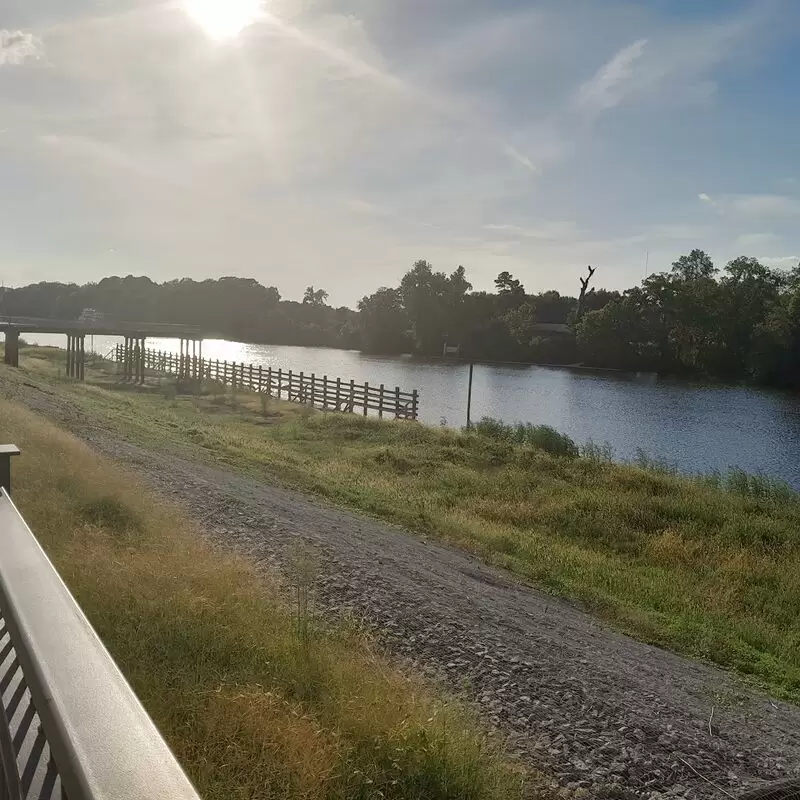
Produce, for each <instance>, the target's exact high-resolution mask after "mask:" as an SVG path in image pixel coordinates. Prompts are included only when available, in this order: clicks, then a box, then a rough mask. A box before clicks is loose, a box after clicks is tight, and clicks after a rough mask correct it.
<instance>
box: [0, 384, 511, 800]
mask: <svg viewBox="0 0 800 800" xmlns="http://www.w3.org/2000/svg"><path fill="white" fill-rule="evenodd" d="M156 400H157V402H160V403H163V401H162V400H160V398H156ZM6 440H8V441H13V442H15V443H16V444H18V445H19V446H20V447H21V448H22V456H21V457H20V458H18V459H17V461H16V463H15V465H14V467H15V500H16V502H17V503H18V505H19V507H20V509H21V511H22V512H23V514H24V515H25V517H26V519H27V521H28V522H29V524H30V526H31V527H32V529H33V531H34V532H35V533H36V535H37V536H38V537H39V539H40V541H41V542H42V543H43V545H44V547H45V548H46V550H47V551H48V553H49V555H50V556H51V558H52V559H53V560H54V563H55V564H56V566H57V568H58V569H59V571H60V572H61V574H62V576H63V577H64V579H65V580H66V582H67V584H68V585H69V587H70V589H71V590H72V591H73V593H74V594H75V595H76V598H77V600H78V602H79V603H80V604H81V606H82V607H83V608H84V610H85V611H86V613H87V614H88V616H89V618H90V619H91V621H92V623H93V625H94V626H95V627H96V628H97V630H98V633H99V634H100V636H101V638H102V639H103V641H104V642H105V644H106V645H107V646H108V648H109V650H110V651H111V653H112V655H113V656H114V658H115V659H116V660H117V661H118V663H119V664H120V666H121V667H122V669H123V671H124V672H125V674H126V675H127V677H128V679H129V680H130V681H131V682H132V685H133V687H134V689H135V690H136V692H137V693H138V694H139V696H140V697H141V699H142V701H143V702H144V704H145V706H146V707H147V708H148V710H149V711H150V713H151V714H152V715H153V717H154V718H155V720H156V722H157V724H158V725H159V727H160V729H161V730H162V731H163V732H164V734H165V736H166V737H167V739H168V741H169V742H170V744H171V746H172V747H173V749H174V750H175V752H176V754H177V756H178V758H179V759H180V760H181V762H182V763H183V765H184V766H185V768H186V769H187V770H188V772H189V773H190V775H191V777H192V778H193V780H194V781H195V782H196V785H197V786H198V789H199V791H200V793H201V794H202V795H203V796H204V797H205V798H207V800H217V799H218V800H231V799H233V800H236V798H240V799H241V800H245V799H247V800H250V799H251V798H275V799H281V800H282V799H286V800H290V799H291V800H299V799H300V798H303V799H304V800H311V799H312V798H314V799H316V798H320V799H321V798H326V799H330V800H337V799H338V798H341V800H345V798H347V800H352V799H353V798H360V799H361V800H373V799H374V800H378V798H390V799H391V798H395V799H396V800H412V799H413V800H423V798H425V799H427V798H433V799H434V800H436V799H437V798H439V799H440V800H445V798H447V799H448V800H449V799H452V800H456V799H457V800H500V798H503V800H505V798H513V797H519V796H521V785H522V776H521V774H520V773H518V772H515V771H512V770H511V769H509V768H507V767H506V766H504V765H503V763H502V762H501V761H500V759H499V757H498V755H497V753H496V751H495V749H494V748H493V747H492V746H490V745H489V744H488V740H487V739H486V738H485V737H484V736H483V735H482V734H481V733H480V732H479V728H478V726H477V724H476V722H475V720H474V719H472V718H471V717H470V716H469V714H467V713H466V712H465V711H464V710H463V709H461V708H459V707H458V706H457V705H455V704H454V703H452V702H450V701H445V700H442V699H439V698H437V697H436V696H435V695H434V694H433V693H432V692H431V691H430V690H429V689H427V688H426V687H425V686H424V685H423V684H422V683H421V682H420V681H419V680H417V679H416V678H414V677H409V676H408V675H405V674H403V673H401V672H399V671H397V670H396V669H393V668H391V667H390V666H389V665H388V664H387V663H385V662H384V661H383V660H382V659H381V658H380V657H378V656H377V655H375V654H374V653H373V652H372V651H371V650H370V648H369V646H368V644H367V643H366V642H365V641H362V640H361V639H358V638H356V637H355V636H353V635H349V634H345V633H343V632H333V633H332V634H326V633H323V632H321V631H320V630H319V629H318V628H317V627H316V626H314V625H313V620H311V615H310V608H309V584H310V582H312V581H313V577H314V565H313V554H302V553H301V554H298V558H297V566H296V574H295V575H293V576H292V577H291V583H292V586H293V587H294V591H295V592H296V598H297V605H296V607H295V608H294V609H290V608H288V607H287V606H285V605H284V601H283V600H282V599H281V595H280V594H279V592H277V591H276V589H275V588H274V586H273V585H270V584H267V583H265V582H264V581H263V579H262V578H261V577H259V576H258V575H256V574H255V572H254V570H253V568H251V566H250V565H249V564H248V563H246V562H245V561H243V560H240V559H238V558H235V557H232V556H230V555H223V554H221V553H219V552H217V551H214V550H212V549H211V548H210V547H209V546H207V545H206V544H204V543H203V541H202V539H201V538H200V537H199V535H198V534H197V533H196V532H195V531H194V530H193V528H192V525H191V524H190V523H189V522H188V521H187V519H186V518H185V517H184V516H183V515H182V514H181V513H179V512H178V511H177V510H176V509H175V508H172V507H170V506H169V505H167V504H165V503H164V502H163V501H161V500H158V499H156V498H154V497H152V496H150V495H149V494H148V492H147V490H146V489H144V488H143V487H142V486H140V485H138V484H137V482H136V481H135V480H134V479H132V477H131V476H130V475H127V474H124V473H122V472H120V471H119V470H118V469H116V468H115V467H114V466H113V465H111V464H109V463H108V462H107V461H105V460H103V459H101V458H99V457H97V456H96V455H94V454H93V453H92V452H90V451H89V450H88V449H87V448H86V447H85V446H83V445H82V444H80V443H79V442H78V441H76V440H75V439H74V438H72V437H71V436H70V435H68V434H66V433H63V432H61V431H60V430H58V429H56V428H54V427H53V426H52V425H50V424H48V423H47V422H45V421H44V420H43V419H42V418H40V417H38V416H35V415H34V414H32V413H30V412H28V411H25V410H23V409H21V408H20V407H18V406H16V405H14V404H12V403H9V402H7V401H4V400H0V441H6Z"/></svg>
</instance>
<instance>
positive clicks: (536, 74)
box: [0, 0, 800, 305]
mask: <svg viewBox="0 0 800 800" xmlns="http://www.w3.org/2000/svg"><path fill="white" fill-rule="evenodd" d="M798 40H800V3H799V2H797V0H756V2H743V1H740V0H736V1H734V0H730V1H728V0H705V2H695V1H694V0H649V2H645V1H644V0H640V2H627V1H623V0H602V2H601V1H600V0H528V1H527V2H524V1H523V0H391V1H390V0H348V1H347V2H346V1H345V0H263V2H259V0H169V1H168V2H163V1H156V0H2V1H1V2H0V283H3V284H5V285H7V286H8V285H23V284H26V283H30V282H35V281H40V280H60V281H74V282H78V283H83V282H85V281H96V280H100V279H101V278H102V277H104V276H106V275H113V274H118V275H126V274H129V273H132V274H136V275H142V274H144V275H148V276H150V277H151V278H153V279H154V280H158V281H162V280H168V279H173V278H178V277H192V278H196V279H203V278H208V277H218V276H222V275H238V276H243V277H255V278H256V279H258V280H259V281H261V282H262V283H264V284H266V285H275V286H277V287H278V288H279V289H280V291H281V293H282V295H283V296H284V297H285V298H287V299H299V298H300V297H301V296H302V293H303V290H304V289H305V287H306V286H308V285H314V286H317V287H323V288H325V289H327V290H328V292H329V293H330V298H331V302H332V303H333V304H335V305H339V304H347V305H353V304H354V303H356V302H357V301H358V299H359V298H360V297H362V296H363V295H365V294H369V293H371V292H373V291H375V290H376V289H377V288H378V287H380V286H386V285H389V286H392V285H397V283H398V281H399V278H400V276H401V275H402V274H403V272H405V271H406V270H407V269H408V268H409V267H410V266H411V264H412V263H413V262H414V261H415V260H417V259H420V258H425V259H428V260H429V261H431V262H432V263H433V265H434V267H435V268H437V269H440V270H444V271H447V272H450V271H452V270H454V269H455V268H456V267H457V266H459V265H463V266H464V267H465V268H466V270H467V275H468V277H469V278H470V280H471V281H472V283H473V284H474V286H475V288H476V289H490V288H491V287H492V282H493V279H494V278H495V276H496V275H497V274H498V273H499V272H501V271H503V270H508V271H510V272H512V273H513V274H514V275H515V276H516V277H518V278H519V279H520V280H522V282H523V283H524V285H525V286H526V288H527V289H528V291H530V292H535V291H543V290H546V289H550V288H555V289H558V290H559V291H562V292H567V293H570V294H575V293H576V292H577V288H578V278H579V276H580V275H582V274H583V273H584V271H585V269H586V265H587V264H592V265H594V266H596V267H597V275H596V278H595V280H596V282H597V285H598V286H605V287H607V288H612V289H623V288H626V287H628V286H632V285H635V284H637V283H639V282H640V281H641V280H642V278H643V277H644V275H645V273H646V271H647V270H648V269H649V271H651V272H652V271H658V270H661V269H665V268H668V267H669V265H670V263H671V262H672V261H674V260H675V259H676V258H677V257H678V256H679V255H680V254H682V253H685V252H688V251H689V250H690V249H692V248H694V247H700V248H703V249H705V250H707V251H708V252H709V253H710V254H711V255H712V257H713V258H714V260H715V261H716V262H717V263H718V264H720V265H722V264H724V263H725V262H726V261H728V260H730V259H731V258H734V257H736V256H737V255H742V254H744V255H750V256H755V257H757V258H760V259H762V260H763V261H764V262H766V263H769V264H771V265H774V266H778V267H791V266H794V265H795V264H796V263H797V262H798V260H800V224H798V223H800V133H798V131H800V103H798V99H797V98H798V86H797V82H798V80H799V79H800V47H798V44H800V41H798Z"/></svg>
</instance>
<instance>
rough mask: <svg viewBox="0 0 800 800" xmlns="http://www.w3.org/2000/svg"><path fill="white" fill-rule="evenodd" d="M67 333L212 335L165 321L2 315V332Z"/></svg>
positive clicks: (162, 336)
mask: <svg viewBox="0 0 800 800" xmlns="http://www.w3.org/2000/svg"><path fill="white" fill-rule="evenodd" d="M8 331H16V332H18V333H64V334H70V335H73V336H81V335H84V334H85V335H87V336H89V335H91V334H95V335H96V336H131V337H138V338H140V339H142V338H146V339H150V338H157V339H194V340H200V339H205V338H209V336H208V334H206V333H204V331H203V330H202V329H201V328H197V327H193V326H191V325H172V324H169V323H164V322H112V321H111V320H97V321H93V320H78V319H69V320H64V319H43V318H40V317H0V332H3V333H6V332H8Z"/></svg>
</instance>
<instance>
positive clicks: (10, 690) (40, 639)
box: [0, 455, 199, 800]
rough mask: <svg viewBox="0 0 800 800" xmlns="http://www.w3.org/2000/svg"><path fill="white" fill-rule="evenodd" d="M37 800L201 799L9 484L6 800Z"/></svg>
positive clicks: (2, 601) (1, 672)
mask: <svg viewBox="0 0 800 800" xmlns="http://www.w3.org/2000/svg"><path fill="white" fill-rule="evenodd" d="M7 458H10V455H9V456H7ZM2 459H3V456H2V455H0V460H2ZM32 798H41V799H42V800H56V798H61V800H64V798H67V799H68V800H151V798H164V799H165V800H199V797H198V795H197V793H196V791H195V790H194V788H193V787H192V784H191V783H190V781H189V779H188V778H187V777H186V775H185V774H184V772H183V770H182V769H181V767H180V765H179V764H178V762H177V761H176V760H175V757H174V756H173V754H172V753H171V751H170V749H169V747H168V746H167V744H166V742H165V741H164V739H163V738H162V737H161V734H160V733H159V732H158V730H157V729H156V727H155V725H154V723H153V721H152V720H151V719H150V717H149V716H148V714H147V712H146V711H145V710H144V708H143V707H142V705H141V703H140V702H139V700H138V699H137V697H136V695H135V694H134V692H133V690H132V689H131V688H130V686H129V685H128V683H127V682H126V680H125V678H124V677H123V675H122V673H121V672H120V670H119V668H118V667H117V665H116V664H115V663H114V661H113V659H112V658H111V656H110V655H109V653H108V651H107V650H106V649H105V647H104V646H103V644H102V642H101V641H100V639H99V637H98V636H97V634H96V633H95V631H94V629H93V628H92V626H91V625H90V623H89V621H88V620H87V618H86V616H85V615H84V614H83V612H82V611H81V609H80V608H79V606H78V604H77V603H76V601H75V599H74V598H73V597H72V595H71V594H70V592H69V590H68V589H67V587H66V586H65V584H64V582H63V581H62V580H61V578H60V577H59V576H58V573H57V572H56V570H55V568H54V567H53V565H52V564H51V563H50V560H49V559H48V558H47V556H46V555H45V553H44V550H42V548H41V546H40V545H39V543H38V542H37V540H36V538H35V537H34V535H33V533H31V531H30V529H29V528H28V526H27V524H26V523H25V521H24V519H23V518H22V516H21V515H20V513H19V511H18V510H17V509H16V507H15V506H14V504H13V503H12V501H11V498H10V497H9V494H8V492H7V491H6V488H5V487H2V486H0V800H29V799H31V800H32Z"/></svg>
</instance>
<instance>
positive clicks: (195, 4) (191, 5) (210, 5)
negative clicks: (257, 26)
mask: <svg viewBox="0 0 800 800" xmlns="http://www.w3.org/2000/svg"><path fill="white" fill-rule="evenodd" d="M261 2H262V0H184V8H185V9H186V13H187V14H188V15H189V17H190V18H191V19H192V21H193V22H194V23H196V24H197V25H198V26H199V27H200V28H201V29H202V31H203V33H205V35H206V36H208V37H209V38H210V39H232V38H233V37H235V36H238V35H239V33H241V32H242V31H243V30H244V29H245V28H246V27H247V26H248V25H252V24H253V23H254V22H255V21H256V20H257V19H258V17H259V15H260V13H261Z"/></svg>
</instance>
